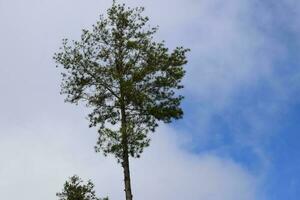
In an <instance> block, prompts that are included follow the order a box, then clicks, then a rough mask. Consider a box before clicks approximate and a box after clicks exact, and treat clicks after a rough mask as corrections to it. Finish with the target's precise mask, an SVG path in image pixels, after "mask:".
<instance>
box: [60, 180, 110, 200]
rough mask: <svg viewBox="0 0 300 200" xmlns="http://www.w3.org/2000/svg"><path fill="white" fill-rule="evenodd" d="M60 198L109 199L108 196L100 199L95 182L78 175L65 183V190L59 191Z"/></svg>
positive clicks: (76, 199) (73, 199) (65, 199)
mask: <svg viewBox="0 0 300 200" xmlns="http://www.w3.org/2000/svg"><path fill="white" fill-rule="evenodd" d="M56 196H58V197H59V200H108V198H103V199H99V198H97V197H96V195H95V190H94V184H93V183H92V182H91V181H88V182H87V184H84V183H83V181H82V180H81V179H80V178H79V177H78V176H76V175H74V176H72V177H71V178H70V179H69V181H66V183H65V184H64V188H63V191H62V192H61V193H57V194H56Z"/></svg>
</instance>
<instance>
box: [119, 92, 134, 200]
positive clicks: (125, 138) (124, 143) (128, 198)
mask: <svg viewBox="0 0 300 200" xmlns="http://www.w3.org/2000/svg"><path fill="white" fill-rule="evenodd" d="M121 116H122V129H121V130H122V146H123V155H122V159H123V160H122V167H123V172H124V185H125V195H126V200H132V192H131V182H130V170H129V158H128V135H127V130H126V129H127V128H126V113H125V104H124V96H123V91H121Z"/></svg>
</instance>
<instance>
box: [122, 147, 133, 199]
mask: <svg viewBox="0 0 300 200" xmlns="http://www.w3.org/2000/svg"><path fill="white" fill-rule="evenodd" d="M122 166H123V172H124V184H125V195H126V200H132V192H131V183H130V171H129V159H128V154H126V155H125V152H124V155H123V163H122Z"/></svg>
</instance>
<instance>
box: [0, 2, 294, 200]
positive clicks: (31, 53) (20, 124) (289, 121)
mask: <svg viewBox="0 0 300 200" xmlns="http://www.w3.org/2000/svg"><path fill="white" fill-rule="evenodd" d="M121 2H125V3H126V4H127V5H129V6H132V7H134V6H144V7H145V8H146V10H145V15H148V16H149V17H150V23H151V24H152V25H159V27H160V29H159V32H158V33H157V39H158V40H165V41H166V44H167V45H168V46H169V47H170V48H174V47H176V46H184V47H188V48H190V49H191V52H190V53H189V55H188V61H189V62H188V64H187V65H186V66H185V69H186V72H187V74H186V77H185V78H184V81H183V83H184V85H185V88H184V90H183V91H182V93H183V95H184V96H185V99H184V101H183V104H182V107H183V109H184V113H185V114H184V118H183V119H181V120H179V121H175V122H174V123H172V124H161V125H160V127H159V129H158V130H157V131H156V133H153V134H152V136H151V138H152V142H151V145H150V147H149V148H148V149H146V150H145V152H144V154H143V155H142V157H141V158H140V159H135V160H131V164H132V165H131V173H132V185H133V195H134V199H143V200H150V199H157V200H166V199H172V200H182V199H189V200H202V199H205V200H281V199H289V200H297V199H299V198H298V195H300V192H299V188H300V181H299V180H300V156H299V152H300V145H298V141H299V139H300V136H299V134H298V133H299V131H300V97H299V92H300V67H299V65H300V58H299V56H298V54H299V52H300V23H299V20H298V19H299V17H300V2H299V1H297V0H281V1H272V0H264V1H259V0H251V1H246V0H228V1H222V0H174V1H158V0H151V1H150V0H144V1H134V0H127V1H121ZM110 5H111V1H109V0H85V1H84V0H64V1H61V0H52V1H46V0H27V1H21V0H9V1H8V0H0V27H1V29H0V44H1V45H0V55H1V62H0V91H1V93H2V98H1V99H0V163H1V164H0V178H1V181H0V195H1V197H2V198H3V199H9V200H17V199H31V200H40V199H43V200H53V199H57V197H56V196H55V194H56V192H59V191H61V189H62V186H63V183H64V181H65V180H66V179H67V178H68V177H70V176H72V175H74V174H77V175H79V176H80V177H82V178H83V179H85V180H87V179H92V180H93V182H94V183H95V185H96V190H97V194H98V195H99V196H109V197H110V199H111V200H119V199H124V194H123V177H122V169H121V166H120V165H119V164H117V163H116V161H115V159H114V158H112V157H104V156H102V154H96V153H95V152H94V150H93V147H94V145H95V143H96V140H97V133H96V130H95V129H89V128H88V121H87V119H86V115H87V113H88V110H87V109H86V108H85V107H83V106H74V105H70V104H66V103H64V97H63V96H61V95H60V94H59V91H60V87H59V86H60V80H61V77H60V71H59V69H57V68H56V67H55V63H54V61H53V59H52V57H53V54H54V53H55V52H57V51H58V48H59V47H60V46H61V41H62V39H63V38H69V39H78V38H79V37H80V34H81V29H83V28H86V29H89V28H90V27H91V26H92V24H94V23H95V22H96V21H97V19H98V16H99V15H100V14H105V11H106V9H107V8H108V7H109V6H110Z"/></svg>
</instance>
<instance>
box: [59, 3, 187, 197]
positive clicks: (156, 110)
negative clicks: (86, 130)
mask: <svg viewBox="0 0 300 200" xmlns="http://www.w3.org/2000/svg"><path fill="white" fill-rule="evenodd" d="M143 11H144V8H143V7H138V8H129V7H126V6H125V5H124V4H117V3H116V2H115V1H114V2H113V5H112V6H111V8H109V9H108V10H107V17H104V16H103V15H101V16H100V19H99V21H98V22H97V23H96V24H95V25H93V27H92V30H83V32H82V35H81V39H80V40H79V41H72V42H69V41H68V39H64V40H63V45H62V47H61V49H60V51H59V52H58V53H56V54H55V56H54V59H55V60H56V62H57V64H58V66H62V67H63V69H64V70H63V72H62V77H63V79H62V85H61V93H62V94H65V95H66V101H67V102H70V103H75V104H77V103H78V102H80V101H81V102H84V103H85V104H86V106H87V107H89V108H90V109H91V112H90V114H89V115H88V118H89V122H90V127H97V129H98V132H99V139H98V142H97V145H96V147H95V149H96V151H97V152H99V151H101V152H103V153H104V155H108V154H112V155H114V156H115V157H116V158H117V160H118V162H119V163H121V164H122V167H123V171H124V185H125V194H126V200H132V192H131V182H130V170H129V156H131V157H135V158H138V157H140V155H141V153H142V152H143V149H144V148H145V147H147V146H149V142H150V138H149V133H150V132H154V131H155V129H156V127H157V126H158V122H159V121H162V122H165V123H170V122H171V121H172V119H179V118H181V117H182V115H183V111H182V109H181V108H180V103H181V100H182V99H183V96H181V95H178V94H177V91H178V90H179V89H181V88H183V86H182V84H181V80H182V78H183V77H184V74H185V71H184V69H183V65H185V64H186V63H187V60H186V53H187V52H188V51H189V49H185V48H183V47H177V48H175V49H174V50H172V51H170V50H169V49H168V48H167V47H165V43H164V42H156V41H154V38H153V36H154V34H155V33H156V32H157V30H158V28H157V27H151V26H149V25H148V20H149V19H148V17H145V16H143V15H142V12H143Z"/></svg>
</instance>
